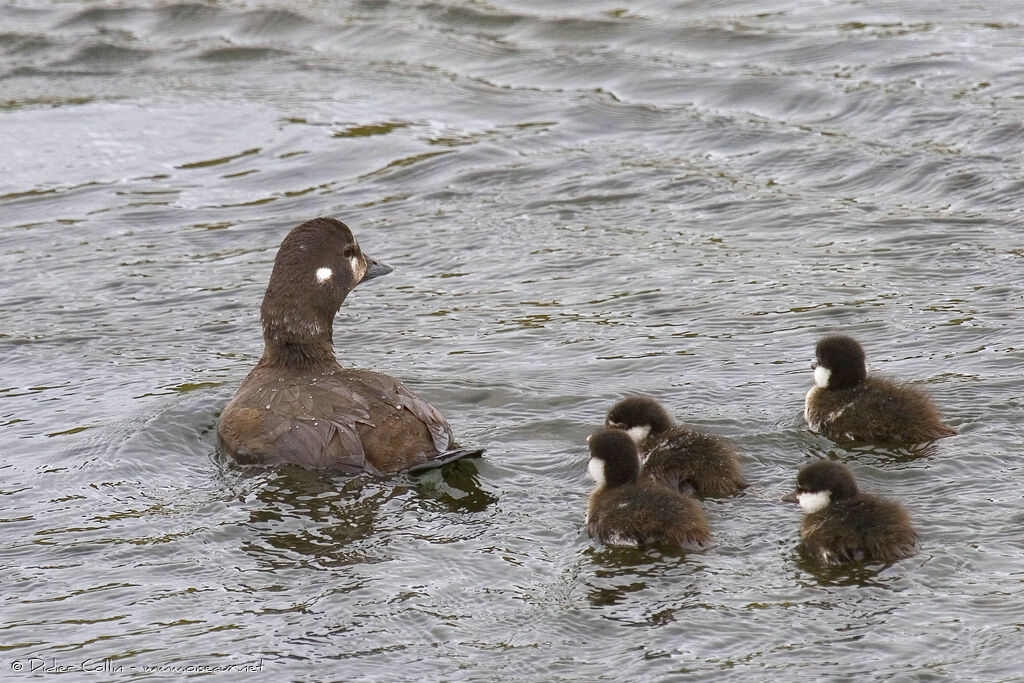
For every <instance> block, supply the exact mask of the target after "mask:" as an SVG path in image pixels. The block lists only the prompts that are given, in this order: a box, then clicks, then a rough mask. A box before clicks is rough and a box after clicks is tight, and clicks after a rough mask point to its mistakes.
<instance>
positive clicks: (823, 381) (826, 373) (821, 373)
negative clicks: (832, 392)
mask: <svg viewBox="0 0 1024 683" xmlns="http://www.w3.org/2000/svg"><path fill="white" fill-rule="evenodd" d="M831 376H832V371H831V370H829V369H828V368H826V367H825V366H824V365H819V366H818V367H816V368H814V383H815V384H817V385H818V386H819V387H821V388H822V389H828V378H829V377H831Z"/></svg>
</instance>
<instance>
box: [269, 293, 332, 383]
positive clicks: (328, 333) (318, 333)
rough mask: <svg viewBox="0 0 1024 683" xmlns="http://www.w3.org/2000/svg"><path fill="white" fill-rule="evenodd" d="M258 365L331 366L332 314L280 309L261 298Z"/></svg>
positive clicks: (289, 366) (291, 366)
mask: <svg viewBox="0 0 1024 683" xmlns="http://www.w3.org/2000/svg"><path fill="white" fill-rule="evenodd" d="M262 320H263V358H261V359H260V364H261V365H272V366H284V367H288V368H292V369H293V370H299V371H308V370H314V369H316V368H334V367H337V365H338V362H337V360H336V359H335V357H334V344H333V338H332V337H333V316H325V315H317V314H316V313H315V312H314V311H302V310H300V309H296V308H291V309H285V310H282V307H279V306H274V305H273V302H270V303H269V304H268V302H267V301H266V300H265V301H264V305H263V309H262Z"/></svg>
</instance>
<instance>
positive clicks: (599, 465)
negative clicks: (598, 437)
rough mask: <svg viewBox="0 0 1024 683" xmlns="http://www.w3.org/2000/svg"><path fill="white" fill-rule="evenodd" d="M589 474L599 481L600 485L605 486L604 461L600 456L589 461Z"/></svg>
mask: <svg viewBox="0 0 1024 683" xmlns="http://www.w3.org/2000/svg"><path fill="white" fill-rule="evenodd" d="M587 474H589V475H590V478H591V479H593V480H594V481H595V482H597V485H598V486H604V461H603V460H600V459H598V458H591V459H590V460H589V461H588V462H587Z"/></svg>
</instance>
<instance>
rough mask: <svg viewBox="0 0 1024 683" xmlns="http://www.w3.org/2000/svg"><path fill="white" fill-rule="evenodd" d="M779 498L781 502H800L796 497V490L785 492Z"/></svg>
mask: <svg viewBox="0 0 1024 683" xmlns="http://www.w3.org/2000/svg"><path fill="white" fill-rule="evenodd" d="M779 500H780V501H782V502H783V503H799V502H800V499H799V498H797V497H796V491H793V492H792V493H787V494H786V495H784V496H783V497H782V498H779Z"/></svg>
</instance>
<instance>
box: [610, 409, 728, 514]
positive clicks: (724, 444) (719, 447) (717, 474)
mask: <svg viewBox="0 0 1024 683" xmlns="http://www.w3.org/2000/svg"><path fill="white" fill-rule="evenodd" d="M605 426H606V427H611V428H615V429H621V430H623V431H625V432H626V433H627V434H629V435H630V437H632V438H633V441H634V442H636V445H637V448H638V449H639V451H640V457H641V460H642V463H643V465H642V467H643V474H644V476H647V477H651V478H654V479H657V480H659V481H661V482H663V483H664V484H665V485H667V486H670V487H673V488H677V489H679V490H680V491H683V492H684V493H690V494H693V495H697V496H701V497H707V496H731V495H733V494H735V493H738V492H740V491H742V490H743V489H744V488H746V487H747V482H746V481H745V480H744V479H743V475H742V474H740V463H739V459H738V458H737V457H736V449H734V448H733V447H732V444H730V443H729V442H728V441H726V440H725V439H723V438H722V437H720V436H714V435H713V434H706V433H704V432H698V431H693V430H690V429H686V428H685V427H680V426H677V425H674V424H673V422H672V418H671V417H670V416H669V414H668V413H667V412H666V411H665V409H664V408H662V407H661V404H659V403H658V402H657V401H655V400H654V399H653V398H648V397H646V396H632V397H630V398H626V399H623V400H621V401H619V402H618V403H616V404H615V405H614V406H613V407H612V409H611V410H610V411H608V417H607V418H606V419H605Z"/></svg>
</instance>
